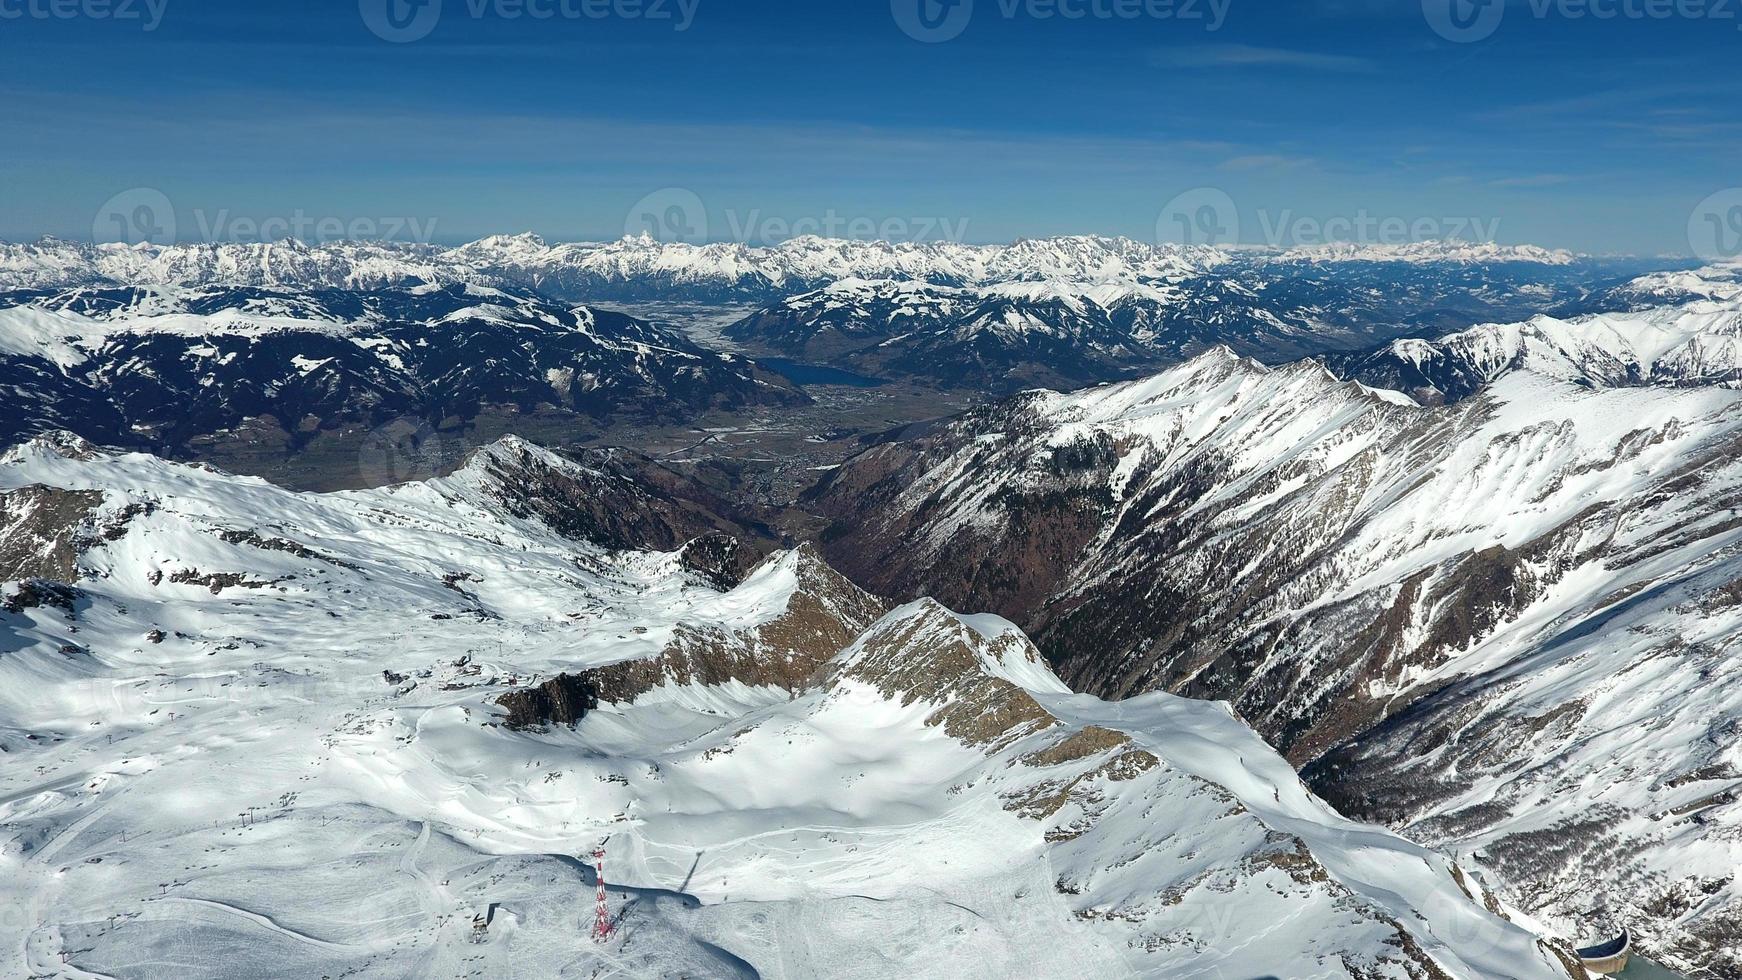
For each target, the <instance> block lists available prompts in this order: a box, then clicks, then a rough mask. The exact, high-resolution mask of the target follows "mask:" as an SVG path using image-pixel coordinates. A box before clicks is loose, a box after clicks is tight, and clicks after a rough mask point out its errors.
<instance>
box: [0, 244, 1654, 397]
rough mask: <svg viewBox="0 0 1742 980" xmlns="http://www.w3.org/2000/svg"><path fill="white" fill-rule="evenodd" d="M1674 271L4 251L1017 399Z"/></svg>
mask: <svg viewBox="0 0 1742 980" xmlns="http://www.w3.org/2000/svg"><path fill="white" fill-rule="evenodd" d="M1680 265H1685V263H1682V264H1677V263H1673V262H1661V261H1650V260H1647V261H1631V260H1627V261H1623V260H1597V259H1588V258H1581V257H1578V256H1574V255H1572V254H1570V253H1567V252H1558V251H1551V250H1546V249H1540V248H1535V247H1530V246H1500V245H1493V244H1480V243H1476V244H1472V243H1461V242H1445V243H1426V244H1415V245H1407V246H1374V245H1367V246H1345V245H1326V246H1317V247H1311V248H1296V249H1290V250H1274V249H1273V250H1262V249H1234V250H1229V249H1216V248H1209V247H1202V246H1178V245H1146V244H1142V243H1138V242H1133V241H1130V240H1128V239H1121V238H1100V237H1089V236H1078V237H1059V238H1047V239H1033V240H1023V241H1018V242H1015V243H1012V244H1009V245H990V246H982V245H962V244H955V243H904V244H892V243H887V242H863V241H849V240H835V239H821V238H814V237H813V238H797V239H793V240H791V241H787V242H783V243H781V244H779V245H773V246H763V247H756V246H747V245H741V244H715V245H689V244H683V243H676V244H668V243H661V242H657V241H654V240H653V239H651V238H646V237H642V238H625V239H623V240H621V241H617V242H610V243H566V244H547V243H546V242H544V241H542V240H541V239H539V238H537V237H536V236H532V235H515V236H497V237H493V238H486V239H483V240H481V241H477V242H473V243H471V244H468V245H464V246H459V247H456V248H444V247H437V246H428V245H401V244H391V243H337V244H324V245H312V246H311V245H303V244H299V243H296V242H284V243H275V244H222V245H172V246H138V247H129V246H122V245H85V244H78V243H72V242H64V241H57V240H52V239H48V240H44V241H41V242H37V243H34V244H29V245H0V289H7V288H10V289H13V290H19V289H29V290H46V289H64V288H68V287H73V286H116V285H120V286H161V285H178V286H186V287H199V288H207V287H219V286H221V287H250V288H259V289H274V290H281V291H305V290H334V289H345V290H380V289H403V288H409V287H418V286H441V287H447V286H455V285H462V284H463V285H472V286H478V287H483V288H492V289H500V290H509V291H522V292H525V291H530V292H533V293H537V294H539V295H542V296H546V297H550V298H552V299H554V300H556V301H558V302H565V303H587V304H589V305H597V304H601V303H603V304H607V305H610V304H617V305H625V304H627V305H631V306H637V305H640V304H648V303H661V304H670V303H688V304H704V305H710V304H711V305H736V306H743V305H759V306H761V307H762V308H761V309H759V310H757V311H756V312H754V313H752V314H750V315H748V316H746V317H744V318H743V319H742V320H741V322H738V323H736V324H734V325H732V326H731V327H730V328H729V330H728V331H727V335H728V336H729V337H730V338H731V339H733V340H735V341H736V342H738V343H740V344H742V345H743V346H744V347H746V348H747V349H748V350H750V351H752V352H756V353H765V354H768V355H774V356H780V357H784V358H789V359H793V360H799V361H808V362H812V363H822V364H825V365H827V366H831V367H838V368H841V369H844V370H848V371H851V372H854V373H856V374H861V375H870V376H874V377H884V378H914V379H918V380H921V381H924V382H926V383H929V384H935V385H942V386H946V387H959V388H973V389H977V390H989V391H994V392H1008V391H1014V390H1019V389H1021V388H1024V387H1031V386H1037V385H1047V386H1055V387H1074V386H1078V385H1083V384H1093V383H1096V382H1100V381H1107V380H1117V379H1120V378H1127V377H1133V376H1136V375H1138V374H1141V373H1144V372H1147V371H1152V370H1155V369H1157V368H1159V367H1162V366H1165V365H1167V364H1171V363H1177V362H1178V361H1180V360H1182V359H1185V358H1188V357H1191V356H1194V355H1196V354H1198V353H1202V352H1203V351H1204V350H1207V349H1209V348H1210V347H1213V346H1215V345H1217V344H1227V345H1229V346H1231V347H1233V348H1234V349H1235V350H1237V351H1239V352H1241V353H1242V354H1247V355H1251V356H1255V357H1259V358H1261V359H1264V360H1267V361H1270V362H1279V361H1284V360H1289V359H1293V358H1296V357H1301V356H1307V355H1311V354H1317V353H1323V352H1327V351H1344V350H1353V349H1362V348H1366V347H1369V346H1371V345H1373V344H1375V343H1378V342H1381V341H1386V340H1390V339H1392V338H1395V337H1400V336H1412V337H1413V336H1423V335H1437V334H1439V333H1443V332H1446V331H1450V330H1456V329H1460V328H1463V327H1467V326H1470V325H1472V324H1476V323H1482V322H1511V321H1516V320H1522V319H1525V318H1527V317H1529V316H1532V315H1535V314H1539V313H1554V312H1562V311H1566V310H1571V309H1582V308H1588V307H1591V306H1592V304H1594V303H1601V302H1631V301H1632V300H1631V298H1630V297H1623V296H1615V297H1612V298H1611V297H1606V296H1605V292H1606V291H1608V290H1613V289H1619V288H1622V287H1624V286H1625V285H1626V284H1628V283H1630V282H1632V281H1633V280H1634V278H1635V277H1636V276H1638V275H1640V274H1642V273H1646V272H1673V271H1674V270H1675V269H1678V268H1679V267H1680Z"/></svg>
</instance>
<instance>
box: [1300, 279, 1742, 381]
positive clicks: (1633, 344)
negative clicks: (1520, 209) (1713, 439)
mask: <svg viewBox="0 0 1742 980" xmlns="http://www.w3.org/2000/svg"><path fill="white" fill-rule="evenodd" d="M1326 361H1327V362H1328V363H1329V364H1330V365H1331V367H1332V369H1333V370H1334V371H1335V372H1336V373H1337V374H1338V375H1339V376H1343V377H1350V378H1355V379H1358V380H1360V381H1362V382H1364V383H1366V384H1369V385H1372V386H1375V387H1379V388H1388V389H1394V390H1397V391H1401V392H1404V393H1406V394H1409V395H1410V396H1411V397H1413V398H1415V399H1417V400H1418V401H1421V402H1424V403H1430V404H1433V403H1440V402H1444V401H1457V400H1459V399H1461V398H1467V397H1469V396H1470V395H1472V394H1474V393H1475V392H1477V391H1480V390H1481V389H1482V388H1483V387H1484V386H1486V385H1488V384H1490V383H1492V382H1494V381H1495V380H1497V379H1499V378H1501V377H1503V376H1505V375H1506V374H1508V373H1511V372H1514V371H1529V372H1533V373H1536V374H1539V375H1543V376H1545V377H1551V378H1557V379H1560V380H1564V381H1570V382H1575V383H1577V384H1581V385H1585V386H1590V387H1626V386H1638V385H1680V386H1688V385H1727V386H1733V385H1736V384H1737V383H1739V382H1742V294H1738V295H1737V296H1734V297H1729V298H1710V299H1695V300H1691V301H1688V302H1686V303H1683V304H1681V305H1676V306H1660V307H1650V308H1647V309H1643V310H1637V311H1634V312H1624V313H1596V314H1589V315H1585V316H1580V317H1575V318H1572V319H1560V318H1557V317H1552V316H1547V315H1540V316H1536V317H1532V318H1531V319H1530V320H1527V321H1524V322H1521V323H1490V324H1481V325H1478V326H1475V327H1472V328H1470V329H1468V330H1463V331H1460V332H1458V333H1455V334H1450V335H1447V336H1445V337H1441V338H1439V339H1438V340H1435V341H1426V340H1399V341H1393V342H1392V343H1390V344H1388V345H1386V346H1385V347H1383V348H1380V349H1379V350H1376V351H1370V352H1366V353H1362V354H1354V355H1333V356H1330V357H1328V358H1326Z"/></svg>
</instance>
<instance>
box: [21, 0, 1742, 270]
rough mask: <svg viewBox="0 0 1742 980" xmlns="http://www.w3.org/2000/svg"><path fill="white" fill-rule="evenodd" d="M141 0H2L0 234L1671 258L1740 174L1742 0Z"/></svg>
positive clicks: (1685, 249) (1684, 248) (1737, 181)
mask: <svg viewBox="0 0 1742 980" xmlns="http://www.w3.org/2000/svg"><path fill="white" fill-rule="evenodd" d="M150 2H151V3H155V4H162V5H163V6H162V7H161V8H149V7H148V5H147V3H148V0H0V132H3V133H4V134H5V140H4V144H5V145H3V146H0V238H6V239H11V240H21V239H32V238H35V237H37V236H39V235H42V234H54V235H59V236H63V237H69V238H80V239H83V238H90V237H92V235H93V222H94V219H95V217H96V216H97V215H98V214H99V213H100V212H101V211H102V210H103V208H104V206H105V203H106V202H109V201H110V200H111V199H112V198H113V197H114V196H115V195H116V194H118V193H120V192H125V191H128V190H130V189H134V188H151V189H155V190H158V191H161V192H162V193H163V195H164V196H165V197H166V198H167V199H168V200H169V201H170V202H172V204H173V207H174V209H175V215H176V228H177V233H178V236H179V238H180V239H181V240H184V241H185V240H198V239H200V238H205V237H216V238H235V237H246V235H247V234H248V233H249V230H250V228H251V224H250V223H251V222H255V223H257V222H260V221H264V220H267V219H273V218H277V219H280V220H281V221H282V220H285V219H291V218H295V217H301V218H302V219H304V220H306V221H311V222H312V221H314V220H317V219H321V218H328V219H338V220H340V221H342V222H344V223H345V224H346V225H347V226H352V225H356V223H357V222H359V221H361V222H362V223H363V225H362V226H363V227H372V226H374V227H379V228H381V229H382V233H383V234H389V233H394V232H395V224H396V223H400V222H403V221H409V222H411V223H412V226H413V227H414V228H416V229H420V230H419V231H416V232H405V231H399V232H398V235H399V237H410V236H411V235H412V234H426V233H427V234H429V236H430V237H433V238H434V239H436V240H440V241H461V240H468V239H471V238H475V237H479V236H481V235H484V234H490V233H496V232H516V231H524V230H531V231H535V232H537V233H539V234H541V235H543V236H545V237H546V238H549V239H579V238H586V239H596V238H615V237H618V236H620V235H621V234H623V232H624V230H625V228H626V227H628V226H632V225H633V220H632V219H633V213H634V212H635V211H636V210H637V207H638V202H641V201H643V199H644V198H646V197H647V196H648V195H650V194H655V195H656V196H655V197H654V199H653V200H654V202H655V203H659V202H665V201H668V200H670V199H671V196H672V192H670V191H666V189H673V188H675V189H680V190H681V192H683V194H684V195H685V196H683V197H682V198H681V199H682V200H683V201H685V202H689V201H692V200H695V201H700V202H701V207H702V208H704V209H705V223H706V236H707V237H708V238H710V239H716V240H729V239H737V238H748V239H752V240H755V239H761V238H766V237H779V236H780V235H781V234H783V233H785V232H788V231H790V230H808V229H810V228H814V227H817V226H819V225H821V226H822V227H823V228H824V230H830V229H833V230H846V231H850V232H852V233H855V234H862V233H863V232H864V230H865V229H866V228H867V227H876V228H877V229H878V230H879V231H885V230H889V229H894V230H896V231H898V232H906V233H909V234H914V235H930V236H934V237H935V236H937V235H940V234H949V235H955V236H959V237H965V238H966V239H968V240H971V241H1002V240H1008V239H1011V238H1015V237H1020V236H1033V235H1047V234H1062V233H1103V234H1121V235H1127V236H1130V237H1133V238H1138V239H1144V240H1153V239H1154V238H1156V237H1157V222H1158V217H1161V216H1162V215H1163V212H1164V211H1165V209H1166V207H1167V206H1168V204H1169V202H1170V201H1174V200H1176V198H1177V197H1178V196H1179V195H1181V194H1187V193H1195V194H1198V195H1200V196H1201V195H1202V194H1203V193H1204V191H1203V190H1202V189H1206V188H1208V189H1213V191H1215V192H1220V193H1221V194H1225V195H1226V200H1228V201H1230V202H1232V205H1233V207H1234V208H1235V209H1236V214H1237V216H1238V225H1239V229H1240V237H1241V238H1242V239H1243V240H1246V241H1264V240H1267V239H1274V238H1276V237H1277V236H1278V235H1282V236H1284V237H1290V236H1293V237H1298V234H1297V233H1302V232H1304V233H1307V234H1312V233H1314V232H1315V230H1316V229H1318V228H1319V226H1320V225H1321V224H1322V223H1324V222H1327V221H1331V220H1333V219H1337V218H1343V219H1345V220H1346V221H1358V220H1360V219H1361V218H1362V216H1365V217H1367V218H1368V219H1371V220H1372V221H1374V222H1377V221H1379V220H1381V219H1391V220H1394V221H1401V222H1407V223H1409V224H1410V225H1411V226H1412V227H1420V228H1425V229H1435V228H1437V229H1440V230H1441V231H1442V232H1443V233H1446V234H1458V233H1460V232H1461V230H1462V229H1470V230H1472V231H1471V232H1470V233H1466V234H1463V235H1462V237H1488V236H1489V235H1490V234H1491V235H1492V237H1495V238H1497V239H1499V240H1500V241H1505V242H1532V243H1536V244H1543V245H1549V246H1557V247H1568V248H1575V249H1580V250H1585V251H1593V252H1635V253H1659V252H1664V253H1685V252H1688V251H1689V250H1690V246H1689V231H1688V226H1689V221H1690V217H1692V216H1694V214H1695V212H1696V210H1697V208H1698V206H1699V204H1700V202H1701V201H1703V200H1705V199H1707V198H1708V197H1709V196H1710V195H1712V194H1714V193H1716V192H1721V191H1723V190H1725V189H1727V188H1734V187H1737V186H1742V91H1739V89H1742V73H1739V72H1738V70H1737V65H1738V64H1742V30H1739V27H1742V0H1708V2H1709V3H1710V4H1722V6H1721V7H1719V8H1718V10H1717V11H1716V12H1715V13H1713V12H1707V13H1706V14H1705V15H1703V16H1698V17H1695V16H1686V14H1687V13H1688V12H1689V10H1690V9H1691V8H1690V7H1688V6H1685V5H1686V4H1690V3H1694V2H1696V0H1594V3H1595V5H1596V8H1598V9H1601V10H1605V11H1610V12H1614V13H1616V14H1617V16H1615V17H1612V18H1607V19H1599V18H1598V17H1596V16H1594V15H1593V14H1592V12H1591V9H1590V8H1589V7H1587V6H1585V4H1586V3H1589V2H1593V0H1555V2H1554V3H1552V4H1551V3H1549V0H1517V2H1511V3H1507V5H1506V6H1505V7H1504V8H1491V9H1490V10H1487V11H1485V10H1483V9H1482V8H1470V9H1469V10H1468V11H1466V12H1467V13H1469V14H1470V16H1471V17H1472V18H1480V17H1482V16H1495V15H1496V13H1497V14H1498V17H1499V20H1498V24H1497V26H1495V25H1494V24H1493V22H1492V21H1489V22H1486V24H1485V25H1483V24H1479V25H1478V28H1477V30H1478V31H1479V32H1485V31H1487V30H1488V28H1490V27H1491V28H1492V31H1491V33H1489V34H1487V35H1486V36H1485V37H1483V39H1481V40H1477V41H1473V42H1468V43H1465V42H1460V41H1454V40H1448V39H1447V38H1446V37H1443V36H1441V34H1439V33H1436V31H1435V29H1434V27H1433V26H1432V18H1431V17H1430V16H1428V15H1427V13H1426V12H1424V5H1423V0H1386V2H1378V0H1373V2H1369V0H1295V2H1286V3H1285V2H1257V0H1217V4H1216V8H1217V9H1216V10H1212V5H1211V2H1210V0H973V6H972V9H971V10H970V11H969V12H968V16H967V18H966V20H965V21H951V20H950V19H949V18H950V17H951V16H959V13H958V12H959V11H960V9H961V8H960V7H958V8H956V9H954V10H952V9H950V8H947V7H933V8H929V12H930V13H932V14H934V15H936V18H937V19H936V20H935V21H930V22H941V23H943V24H944V25H945V26H944V30H945V31H948V32H954V31H956V30H957V29H958V28H959V34H956V35H955V36H953V37H952V38H951V39H949V40H945V41H942V42H941V43H922V42H921V41H919V40H915V39H914V38H913V37H911V36H909V34H907V33H904V31H903V29H902V26H901V25H902V24H903V23H909V24H914V23H920V22H919V21H915V20H913V19H912V18H913V16H914V13H915V10H914V5H916V4H918V3H922V2H923V3H937V2H938V0H893V2H892V0H863V2H858V0H792V2H786V0H685V3H687V4H694V5H695V6H694V9H693V22H692V23H689V24H688V25H687V29H684V30H678V29H677V28H678V26H679V23H680V19H681V18H682V17H683V16H684V13H683V11H680V9H679V0H431V2H435V3H439V4H441V6H439V7H436V8H432V9H434V10H435V11H436V12H437V14H439V19H437V20H435V21H434V22H433V27H431V28H430V29H428V31H427V36H423V37H421V38H420V39H418V40H414V41H411V42H409V43H389V42H388V41H385V40H383V39H382V38H380V37H378V36H377V35H376V34H375V33H372V32H371V30H370V28H369V26H368V22H369V17H366V16H365V11H368V10H370V4H372V3H373V4H376V7H377V8H379V7H380V6H381V5H382V4H385V3H388V2H393V3H402V2H404V0H232V2H213V0H150ZM1187 2H1192V3H1193V6H1192V7H1190V8H1181V7H1179V6H1177V4H1183V3H1187ZM1434 2H1439V0H1429V7H1430V8H1431V4H1432V3H1434ZM1444 2H1445V3H1452V2H1454V0H1444ZM1455 2H1458V3H1466V2H1468V0H1455ZM1492 2H1496V3H1498V2H1502V0H1492ZM56 3H58V4H65V5H67V6H66V7H64V8H62V10H71V11H75V12H77V13H78V15H77V16H73V17H62V16H56V15H55V13H56V11H55V9H54V8H52V7H51V6H50V5H51V4H56ZM522 3H530V4H532V5H533V6H534V7H535V8H538V9H542V10H549V11H551V12H553V14H554V16H551V17H549V18H543V19H533V18H531V17H529V16H526V15H524V14H523V15H522V16H520V17H513V16H511V14H512V13H513V12H514V11H515V10H516V9H518V5H519V4H522ZM559 3H567V4H568V5H569V6H568V7H567V9H566V10H565V9H559V8H558V7H557V5H558V4H559ZM655 3H659V4H661V7H660V8H659V11H660V12H661V13H664V14H667V15H669V16H667V17H666V18H665V19H655V18H652V17H650V16H648V13H649V7H648V5H651V4H655ZM904 3H905V4H907V7H906V8H903V7H902V4H904ZM1146 3H1147V4H1149V7H1148V8H1147V9H1145V4H1146ZM1676 3H1680V4H1683V5H1684V6H1682V7H1680V8H1679V9H1680V11H1681V12H1682V13H1681V14H1680V15H1677V14H1675V13H1674V11H1671V16H1667V17H1660V16H1638V15H1641V14H1643V13H1646V12H1648V8H1650V9H1651V10H1656V11H1658V12H1659V13H1661V12H1662V11H1663V10H1665V9H1667V8H1669V7H1673V6H1674V5H1675V4H1676ZM118 4H126V5H129V7H128V8H127V9H125V11H124V12H118V11H117V10H115V9H113V5H118ZM583 4H592V5H594V6H591V7H583ZM1058 4H1063V5H1064V7H1065V8H1068V9H1072V10H1083V11H1085V12H1086V13H1087V14H1089V15H1088V16H1083V17H1079V18H1072V19H1066V18H1064V17H1061V16H1058V15H1057V14H1056V12H1055V9H1056V5H1058ZM1093 4H1098V5H1099V6H1093V7H1092V6H1091V5H1093ZM1120 4H1123V5H1124V6H1123V7H1119V6H1117V5H1120ZM1660 4H1661V5H1663V6H1658V5H1660ZM1224 5H1225V10H1224V9H1221V8H1222V7H1223V6H1224ZM601 10H604V11H605V12H607V13H610V14H612V15H611V16H608V17H604V18H600V17H596V16H591V14H593V13H597V12H599V11H601ZM1115 10H1121V11H1122V12H1123V13H1125V14H1127V15H1130V16H1095V15H1096V14H1097V13H1110V12H1113V11H1115ZM1218 11H1219V12H1220V13H1221V14H1222V15H1225V16H1223V17H1222V19H1221V22H1220V23H1215V19H1216V17H1217V15H1218ZM399 12H400V13H404V14H406V15H407V16H410V15H411V14H412V13H414V12H415V8H402V9H401V10H399ZM1580 12H1583V15H1582V16H1581V15H1580ZM1048 13H1054V15H1053V16H1050V17H1049V16H1046V14H1048ZM159 14H160V15H161V21H160V22H157V23H155V29H152V30H146V29H145V28H146V27H147V26H148V25H150V24H151V23H152V22H153V20H154V18H155V17H156V16H157V15H159ZM378 14H379V10H375V11H372V12H371V15H372V16H374V15H378ZM625 14H627V16H625ZM904 18H906V20H905V21H904ZM409 23H410V24H411V25H412V27H411V29H412V30H413V31H418V30H423V25H427V24H428V23H429V22H421V24H420V22H418V21H416V20H415V19H413V20H411V21H409ZM1459 23H1464V21H1459ZM1212 28H1214V29H1212ZM661 191H666V193H665V194H664V195H663V196H660V195H658V194H656V192H661ZM687 195H694V197H693V198H691V197H689V196H687ZM1194 199H1195V198H1188V200H1194ZM1218 200H1220V198H1218ZM642 210H645V207H643V208H642ZM805 219H809V224H807V223H806V220H805ZM432 222H433V226H434V231H433V233H428V232H427V229H428V228H429V227H430V224H431V223H432ZM830 222H833V224H832V225H831V224H829V223H830ZM849 222H856V224H851V225H850V224H848V223H849ZM1165 224H1166V222H1165V221H1163V225H1164V226H1165ZM691 230H692V231H694V230H695V229H691ZM1163 237H1167V236H1165V235H1164V236H1163ZM1340 237H1346V236H1340Z"/></svg>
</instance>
